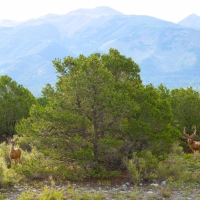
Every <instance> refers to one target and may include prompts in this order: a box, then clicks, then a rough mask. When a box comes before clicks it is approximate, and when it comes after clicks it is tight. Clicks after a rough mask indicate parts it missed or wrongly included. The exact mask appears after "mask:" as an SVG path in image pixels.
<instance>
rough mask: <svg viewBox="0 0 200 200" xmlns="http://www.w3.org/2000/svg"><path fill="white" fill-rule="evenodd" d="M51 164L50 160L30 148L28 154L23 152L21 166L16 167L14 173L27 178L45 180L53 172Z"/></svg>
mask: <svg viewBox="0 0 200 200" xmlns="http://www.w3.org/2000/svg"><path fill="white" fill-rule="evenodd" d="M51 163H52V161H51V160H50V159H48V158H46V157H45V156H44V155H43V154H42V153H41V152H39V151H37V149H36V148H34V147H32V151H31V152H30V153H29V152H26V151H23V159H22V164H21V165H17V168H16V171H17V173H19V174H21V175H23V176H25V177H28V178H38V177H41V178H46V177H48V176H49V175H50V174H51V173H52V172H53V169H52V168H51Z"/></svg>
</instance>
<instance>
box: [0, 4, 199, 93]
mask: <svg viewBox="0 0 200 200" xmlns="http://www.w3.org/2000/svg"><path fill="white" fill-rule="evenodd" d="M190 17H191V16H189V17H188V18H190ZM192 21H193V20H191V21H190V20H189V19H187V18H185V19H184V20H182V21H181V22H179V23H178V24H175V23H172V22H168V21H164V20H161V19H157V18H154V17H150V16H145V15H124V14H123V13H121V12H118V11H116V10H114V9H112V8H109V7H97V8H94V9H78V10H75V11H72V12H69V13H67V14H65V15H54V14H49V15H46V16H42V17H40V18H36V19H31V20H28V21H24V22H20V23H17V22H13V21H9V20H6V21H0V35H1V37H0V75H5V74H6V75H8V76H10V77H11V78H12V79H13V80H16V81H17V82H18V83H19V84H22V85H24V87H27V88H28V89H29V90H30V91H31V92H32V93H33V94H34V95H35V96H40V95H41V90H42V88H43V87H44V86H45V84H47V83H50V84H52V85H54V83H55V82H56V81H57V77H56V76H57V74H56V72H55V69H54V67H53V65H52V60H54V59H55V58H60V59H62V58H63V57H65V56H68V55H71V56H74V57H77V56H78V55H79V54H84V55H86V56H88V55H90V54H91V53H94V52H100V53H108V50H109V49H110V48H116V49H118V50H119V52H120V53H121V54H123V55H125V56H127V57H131V58H132V59H133V60H134V61H135V62H136V63H138V65H139V66H140V68H141V73H140V75H141V78H142V80H143V83H144V84H149V83H152V84H153V85H155V86H157V85H159V84H160V83H162V84H163V85H165V86H166V87H168V88H170V89H171V88H179V87H189V86H192V87H194V88H196V89H199V86H200V79H199V75H200V69H199V63H200V46H199V44H200V30H199V29H198V26H197V24H198V23H195V24H196V25H195V27H194V24H192ZM197 21H198V16H197V18H196V22H197ZM192 26H193V28H192Z"/></svg>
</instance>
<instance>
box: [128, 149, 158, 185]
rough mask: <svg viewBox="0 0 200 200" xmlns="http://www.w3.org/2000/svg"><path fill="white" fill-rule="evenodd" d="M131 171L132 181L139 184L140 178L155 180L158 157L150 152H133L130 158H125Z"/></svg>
mask: <svg viewBox="0 0 200 200" xmlns="http://www.w3.org/2000/svg"><path fill="white" fill-rule="evenodd" d="M125 163H126V166H127V169H128V171H129V174H130V177H131V181H132V182H133V183H134V184H136V185H137V184H138V183H139V182H140V179H144V180H154V179H156V178H157V174H156V170H157V167H158V159H157V158H156V157H155V156H154V155H153V154H152V153H151V152H150V151H147V152H142V153H140V154H137V153H136V152H134V153H133V157H132V159H130V160H125Z"/></svg>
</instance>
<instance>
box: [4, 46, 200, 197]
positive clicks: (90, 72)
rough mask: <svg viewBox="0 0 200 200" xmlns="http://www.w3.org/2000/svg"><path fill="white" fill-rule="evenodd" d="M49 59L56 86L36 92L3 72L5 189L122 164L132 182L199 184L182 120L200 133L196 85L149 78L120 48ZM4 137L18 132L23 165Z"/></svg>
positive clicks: (96, 173) (113, 171)
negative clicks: (183, 85)
mask: <svg viewBox="0 0 200 200" xmlns="http://www.w3.org/2000/svg"><path fill="white" fill-rule="evenodd" d="M52 62H53V65H54V67H55V69H56V71H57V74H56V75H57V82H56V85H55V86H52V85H50V84H46V86H45V87H44V88H43V89H42V96H41V97H39V98H36V97H34V96H33V95H32V94H31V92H30V91H29V90H28V89H26V88H24V87H23V85H19V84H18V83H17V82H15V81H14V80H12V79H11V78H10V77H8V76H1V77H0V101H1V104H0V119H1V120H0V136H1V137H0V142H1V144H0V177H1V178H0V188H1V187H8V186H12V185H13V184H15V183H16V182H20V181H25V180H29V181H30V180H35V179H48V178H49V177H51V178H52V179H54V180H55V181H58V180H69V181H79V180H83V179H98V180H103V179H112V178H113V177H116V176H118V175H119V174H120V172H122V171H124V170H127V171H128V174H129V177H130V181H131V183H132V184H134V185H138V184H139V183H140V182H141V179H142V180H143V181H153V180H159V181H168V182H169V183H171V184H172V183H173V182H176V184H179V185H180V184H183V183H191V182H195V183H200V181H199V178H198V176H199V175H200V172H199V167H200V166H198V164H197V162H198V161H195V160H194V159H193V154H192V150H191V149H190V148H189V145H188V144H187V139H186V138H185V137H183V130H184V127H185V130H186V132H187V134H192V133H193V132H194V127H196V130H197V136H196V140H198V130H199V127H200V94H199V93H198V92H197V91H195V90H194V89H193V88H192V87H188V88H177V89H168V88H166V87H165V86H164V85H162V84H160V85H159V86H158V87H154V86H153V85H152V84H149V85H144V84H143V83H142V80H141V78H140V67H139V66H138V65H137V64H136V63H135V62H134V61H133V60H132V59H131V58H129V57H126V56H124V55H121V54H120V52H119V51H118V50H117V49H110V50H109V53H108V54H100V53H94V54H91V55H90V56H88V57H85V56H84V55H79V56H78V57H77V58H74V57H70V56H66V57H64V58H63V59H55V60H53V61H52ZM7 138H11V139H12V138H15V139H16V138H17V139H16V147H19V148H20V149H21V154H22V156H21V159H20V163H19V164H16V165H15V164H14V161H12V162H10V159H9V149H10V145H9V144H8V139H7ZM197 159H198V155H197ZM194 163H196V164H194ZM194 171H195V174H194V173H193V172H194ZM192 173H193V176H191V174H192ZM61 199H62V198H61Z"/></svg>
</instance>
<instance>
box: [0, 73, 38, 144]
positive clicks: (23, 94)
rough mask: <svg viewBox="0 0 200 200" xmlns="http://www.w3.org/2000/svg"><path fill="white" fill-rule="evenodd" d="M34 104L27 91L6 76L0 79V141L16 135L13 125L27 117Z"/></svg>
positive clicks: (31, 96)
mask: <svg viewBox="0 0 200 200" xmlns="http://www.w3.org/2000/svg"><path fill="white" fill-rule="evenodd" d="M35 103H36V99H35V98H34V96H33V95H32V94H31V93H30V92H29V90H28V89H26V88H24V87H23V86H22V85H19V84H17V83H16V82H15V81H12V79H11V78H10V77H8V76H1V77H0V135H1V140H0V141H4V140H5V139H6V137H11V136H13V135H14V134H16V132H15V124H16V123H17V122H18V121H19V120H21V119H22V118H27V117H28V116H29V108H30V106H31V105H32V104H35Z"/></svg>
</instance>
